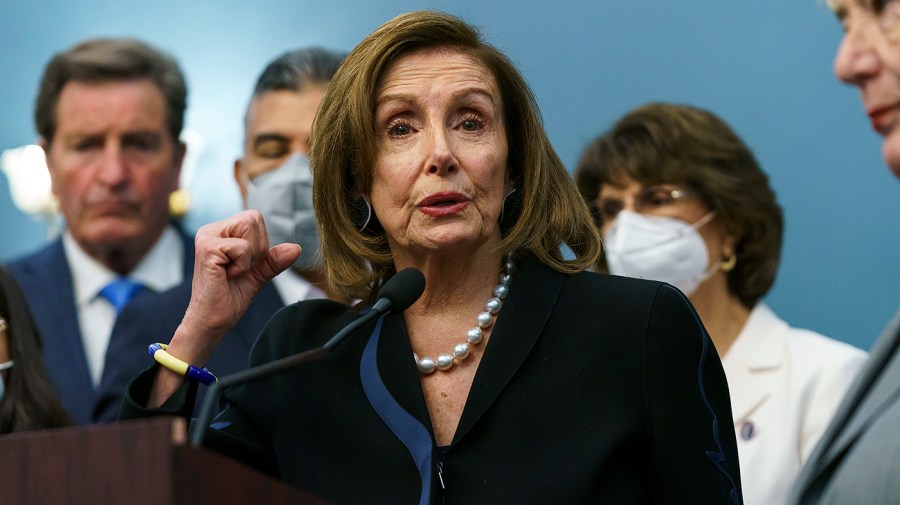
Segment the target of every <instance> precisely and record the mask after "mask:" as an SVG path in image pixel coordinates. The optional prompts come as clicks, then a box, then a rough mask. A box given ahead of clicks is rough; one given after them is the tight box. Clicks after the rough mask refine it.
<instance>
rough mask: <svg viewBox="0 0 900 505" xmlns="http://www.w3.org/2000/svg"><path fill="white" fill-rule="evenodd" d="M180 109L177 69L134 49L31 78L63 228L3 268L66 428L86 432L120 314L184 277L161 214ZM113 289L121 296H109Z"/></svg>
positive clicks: (185, 242) (180, 246)
mask: <svg viewBox="0 0 900 505" xmlns="http://www.w3.org/2000/svg"><path fill="white" fill-rule="evenodd" d="M186 103H187V86H186V85H185V80H184V75H183V74H182V72H181V69H180V68H179V67H178V64H177V63H176V62H175V60H174V59H173V58H171V57H170V56H169V55H167V54H165V53H163V52H162V51H159V50H158V49H156V48H154V47H152V46H149V45H147V44H145V43H143V42H141V41H138V40H133V39H91V40H86V41H83V42H80V43H78V44H76V45H75V46H73V47H72V48H70V49H67V50H65V51H63V52H60V53H59V54H56V55H55V56H54V57H53V58H52V59H51V61H50V62H49V63H48V65H47V67H46V68H45V70H44V74H43V77H42V78H41V84H40V89H39V91H38V98H37V101H36V106H35V122H36V124H37V130H38V132H39V133H40V140H39V143H40V145H41V147H43V149H44V152H45V153H46V155H47V166H48V168H49V171H50V178H51V182H52V189H53V193H54V195H55V196H56V197H57V199H58V200H59V204H60V208H61V210H62V213H63V216H64V217H65V221H66V229H65V231H64V233H63V236H62V237H61V238H59V239H57V240H55V241H54V242H52V243H50V244H49V245H47V246H46V247H44V248H42V249H41V250H39V251H37V252H35V253H33V254H30V255H28V256H26V257H24V258H21V259H18V260H16V261H14V262H12V263H10V264H9V265H8V269H9V272H10V273H11V274H12V275H13V277H14V278H15V279H16V281H17V282H18V284H19V285H20V286H21V287H22V290H23V292H24V293H25V297H26V299H27V302H28V306H29V309H30V311H31V313H32V314H33V315H34V318H35V321H36V323H37V326H38V330H39V331H40V333H41V335H42V336H43V338H44V357H45V360H46V363H47V368H48V371H49V373H50V378H51V380H52V381H53V384H54V386H55V387H56V389H57V392H58V394H59V396H60V397H61V399H62V401H63V403H64V405H65V407H66V410H67V411H68V412H69V414H70V416H71V417H72V420H73V421H74V422H75V423H79V424H80V423H89V422H91V421H92V413H93V411H94V407H95V403H96V401H97V387H98V386H99V384H100V382H101V380H102V377H103V375H104V374H106V373H109V372H113V371H114V368H113V369H110V368H108V367H107V366H104V363H113V366H114V364H115V363H116V359H115V357H113V356H107V350H108V349H107V348H108V343H109V336H110V333H111V330H112V327H113V323H114V321H115V318H116V314H117V312H118V310H119V309H120V308H121V306H122V305H123V304H124V303H127V301H128V299H129V298H130V297H131V296H133V295H135V294H136V293H137V294H138V296H140V293H141V292H147V291H162V290H165V289H169V288H171V287H173V286H175V285H177V284H178V283H179V282H181V280H182V279H184V278H188V277H190V272H191V271H192V269H193V258H194V250H193V244H192V242H191V239H190V238H189V237H187V236H186V235H185V234H184V233H183V232H182V231H181V230H180V229H179V228H178V227H177V226H176V225H175V224H174V223H172V217H171V216H170V213H169V196H170V194H171V193H173V192H174V191H175V190H177V189H178V184H179V182H178V181H179V175H180V172H181V164H182V160H183V159H184V155H185V149H186V147H185V145H184V144H183V143H182V142H181V141H180V140H179V135H180V133H181V129H182V126H183V124H184V111H185V107H186ZM123 283H124V284H123ZM118 285H121V286H122V287H124V288H125V289H124V290H123V291H120V292H119V293H110V292H108V291H107V289H108V287H110V286H111V287H115V286H118ZM141 286H142V287H141Z"/></svg>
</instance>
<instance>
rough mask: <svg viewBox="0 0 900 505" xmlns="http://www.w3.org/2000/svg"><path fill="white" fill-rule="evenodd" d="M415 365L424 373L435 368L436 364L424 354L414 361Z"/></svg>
mask: <svg viewBox="0 0 900 505" xmlns="http://www.w3.org/2000/svg"><path fill="white" fill-rule="evenodd" d="M416 367H417V368H418V369H419V371H420V372H422V373H424V374H430V373H431V372H434V371H435V370H437V366H436V365H435V363H434V360H433V359H431V358H429V357H428V356H425V357H424V358H422V359H420V360H418V361H416Z"/></svg>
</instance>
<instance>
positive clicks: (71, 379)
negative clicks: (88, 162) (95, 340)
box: [6, 229, 194, 424]
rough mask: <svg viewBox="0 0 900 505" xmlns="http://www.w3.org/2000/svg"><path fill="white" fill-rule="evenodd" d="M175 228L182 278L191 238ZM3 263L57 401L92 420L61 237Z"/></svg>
mask: <svg viewBox="0 0 900 505" xmlns="http://www.w3.org/2000/svg"><path fill="white" fill-rule="evenodd" d="M178 231H179V236H180V237H181V239H182V244H183V245H184V278H185V279H190V278H191V277H192V275H193V269H194V243H193V241H192V240H191V239H190V237H188V236H187V235H185V234H184V233H183V232H182V231H181V230H180V229H179V230H178ZM6 268H7V270H8V271H9V273H10V274H12V276H13V278H15V280H16V282H18V284H19V286H20V287H21V288H22V292H23V293H24V294H25V299H26V300H27V302H28V308H29V310H31V314H32V315H33V316H34V319H35V321H36V323H37V327H38V331H40V333H41V337H42V338H43V344H44V360H45V363H46V365H47V370H48V372H49V374H50V379H51V381H52V382H53V384H54V386H55V387H56V391H57V392H58V393H59V396H60V399H61V400H62V403H63V406H65V408H66V410H67V411H68V412H69V415H70V416H71V418H72V420H73V422H75V423H77V424H87V423H91V422H94V417H93V412H94V409H95V405H96V402H97V398H98V397H97V391H96V390H95V389H94V386H93V383H92V382H91V376H90V372H89V370H88V364H87V356H86V355H85V351H84V346H83V344H82V338H81V329H80V327H79V325H78V312H77V309H76V307H75V288H74V285H73V281H72V272H71V271H70V270H69V264H68V262H67V261H66V253H65V249H64V248H63V243H62V238H59V239H57V240H55V241H53V242H51V243H50V244H48V245H47V246H45V247H44V248H42V249H40V250H39V251H37V252H35V253H33V254H30V255H28V256H25V257H23V258H21V259H18V260H16V261H13V262H11V263H10V264H9V265H7V266H6ZM148 295H149V293H146V292H145V293H142V294H139V295H137V297H135V299H134V300H133V301H137V300H139V299H141V298H143V297H145V296H148ZM179 317H180V316H179ZM116 362H117V358H116V357H114V356H113V357H111V356H110V354H109V350H108V351H107V357H106V363H107V366H106V367H105V369H104V371H103V373H104V375H106V374H108V373H113V372H116V370H115V368H116V366H117V365H116V364H115V363H116ZM110 367H112V368H110ZM139 370H140V369H139ZM139 370H138V371H139Z"/></svg>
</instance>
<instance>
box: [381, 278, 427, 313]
mask: <svg viewBox="0 0 900 505" xmlns="http://www.w3.org/2000/svg"><path fill="white" fill-rule="evenodd" d="M424 291H425V275H423V274H422V272H420V271H419V270H416V269H415V268H406V269H403V270H401V271H399V272H397V273H396V274H394V276H393V277H391V278H390V279H388V280H387V282H385V283H384V286H382V287H381V291H379V292H378V298H379V301H380V299H387V300H388V301H390V310H396V311H399V310H406V308H407V307H409V306H410V305H412V304H413V303H415V302H416V300H418V299H419V297H420V296H422V293H423V292H424Z"/></svg>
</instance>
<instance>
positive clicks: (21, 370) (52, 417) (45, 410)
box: [0, 268, 70, 433]
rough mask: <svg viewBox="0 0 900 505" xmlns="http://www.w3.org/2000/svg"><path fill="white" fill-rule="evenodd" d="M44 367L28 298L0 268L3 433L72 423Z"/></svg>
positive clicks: (0, 421) (0, 430) (0, 423)
mask: <svg viewBox="0 0 900 505" xmlns="http://www.w3.org/2000/svg"><path fill="white" fill-rule="evenodd" d="M69 422H70V421H69V417H68V415H67V414H66V411H65V409H64V408H63V405H62V403H61V402H60V401H59V397H57V395H56V391H55V390H54V389H53V385H52V384H51V383H50V379H49V377H48V376H47V369H46V367H45V366H44V359H43V356H42V355H41V337H40V335H39V334H38V331H37V328H36V327H35V325H34V320H33V319H32V317H31V314H29V313H28V307H27V306H26V304H25V297H24V296H23V295H22V291H21V290H20V289H19V287H18V286H17V285H16V283H15V281H14V280H13V278H12V277H11V276H10V275H9V273H8V272H6V270H4V269H3V268H0V433H12V432H16V431H28V430H40V429H45V428H58V427H61V426H66V425H68V424H69Z"/></svg>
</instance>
